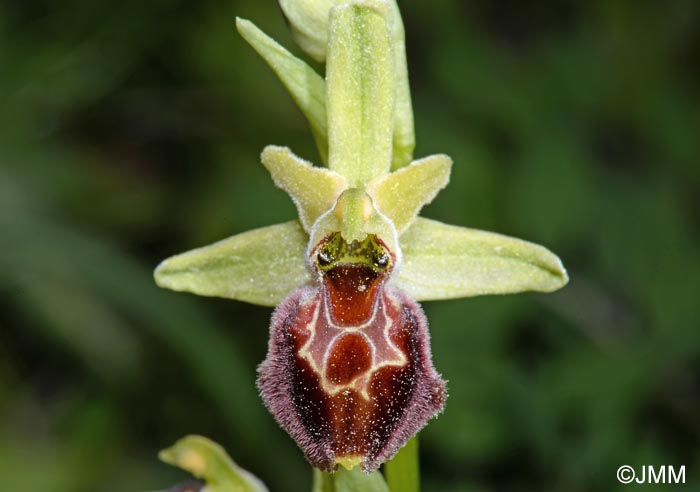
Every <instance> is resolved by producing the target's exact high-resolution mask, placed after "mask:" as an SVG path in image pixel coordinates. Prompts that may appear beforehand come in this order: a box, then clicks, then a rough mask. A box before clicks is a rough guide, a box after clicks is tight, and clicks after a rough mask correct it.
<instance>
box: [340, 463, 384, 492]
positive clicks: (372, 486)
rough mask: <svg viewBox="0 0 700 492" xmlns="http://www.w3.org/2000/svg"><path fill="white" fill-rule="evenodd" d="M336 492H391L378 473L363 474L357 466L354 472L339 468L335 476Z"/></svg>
mask: <svg viewBox="0 0 700 492" xmlns="http://www.w3.org/2000/svg"><path fill="white" fill-rule="evenodd" d="M333 481H334V482H335V492H389V488H388V487H387V486H386V482H385V481H384V477H383V476H382V474H381V473H380V472H378V471H375V472H372V473H369V474H368V473H365V472H363V471H362V470H361V469H360V467H358V466H356V467H355V468H353V469H352V470H347V469H345V468H343V467H342V466H341V467H338V471H336V472H335V473H334V474H333Z"/></svg>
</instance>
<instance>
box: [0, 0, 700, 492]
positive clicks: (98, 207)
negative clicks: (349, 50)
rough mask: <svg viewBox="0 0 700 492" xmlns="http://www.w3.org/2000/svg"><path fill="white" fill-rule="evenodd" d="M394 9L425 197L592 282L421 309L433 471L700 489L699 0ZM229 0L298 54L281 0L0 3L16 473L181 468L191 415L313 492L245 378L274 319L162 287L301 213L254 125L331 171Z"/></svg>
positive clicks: (9, 475)
mask: <svg viewBox="0 0 700 492" xmlns="http://www.w3.org/2000/svg"><path fill="white" fill-rule="evenodd" d="M401 5H402V10H403V14H404V17H405V23H406V27H407V33H408V53H409V67H410V73H411V81H412V87H413V97H414V105H415V111H416V127H417V136H418V148H417V153H416V155H417V156H424V155H427V154H429V153H434V152H445V153H447V154H449V155H451V156H452V157H453V158H454V160H455V166H454V169H453V175H452V181H451V184H450V186H449V187H448V188H447V189H446V190H445V191H444V192H443V193H441V195H440V196H439V197H438V198H437V200H436V201H435V202H434V203H433V204H431V205H430V206H429V207H427V209H426V210H425V211H424V215H426V216H428V217H431V218H436V219H440V220H444V221H446V222H449V223H455V224H461V225H468V226H471V227H477V228H482V229H487V230H493V231H498V232H501V233H505V234H510V235H514V236H518V237H522V238H525V239H529V240H532V241H535V242H538V243H542V244H544V245H546V246H547V247H549V248H550V249H552V250H553V251H555V252H556V253H558V254H559V255H560V256H561V257H562V259H563V261H564V263H565V265H566V266H567V267H568V269H569V272H570V275H571V279H572V280H571V283H570V285H569V286H567V287H566V288H565V289H564V290H562V291H560V292H558V293H555V294H552V295H539V294H521V295H517V296H510V297H484V298H475V299H466V300H457V301H449V302H440V303H437V302H436V303H426V304H425V309H426V311H427V314H428V318H429V319H430V322H431V328H432V338H433V353H434V358H435V364H436V366H437V368H438V369H439V370H440V371H441V372H442V373H443V375H444V377H445V378H446V379H448V380H449V387H450V398H449V400H448V404H447V408H446V411H445V413H444V414H443V415H442V416H441V417H440V418H439V419H437V420H436V421H433V422H432V423H431V424H430V425H429V426H428V428H427V429H426V430H425V431H424V432H423V433H422V434H421V457H422V462H423V470H422V471H423V482H424V490H425V491H428V492H429V491H440V492H443V491H494V492H495V491H499V492H502V491H544V492H547V491H562V492H564V491H565V492H577V491H603V490H606V491H607V490H632V488H634V487H633V486H622V485H620V484H618V483H617V481H616V479H615V471H616V469H617V467H618V466H620V465H623V464H629V465H633V466H641V465H643V464H651V465H686V467H687V471H686V476H687V481H688V484H687V485H686V487H682V486H666V487H668V490H698V489H699V487H700V315H699V314H698V308H699V304H700V161H699V158H698V156H699V155H700V4H698V2H694V1H691V0H688V1H672V2H608V1H605V0H593V1H585V2H584V1H578V2H573V1H565V2H555V1H551V0H549V1H544V2H537V4H534V3H530V2H517V1H506V2H491V1H488V0H481V1H458V0H435V1H430V2H403V3H402V4H401ZM236 15H239V16H242V17H246V18H249V19H252V20H253V21H254V22H256V23H257V24H258V25H259V26H261V27H262V28H263V29H264V30H265V31H267V32H268V33H269V34H271V35H272V36H273V37H275V38H276V39H278V40H280V42H282V43H283V44H285V45H286V46H287V47H290V48H293V43H292V40H291V37H290V35H289V33H288V32H287V30H286V28H285V25H284V21H283V19H282V16H281V14H280V12H279V9H278V7H277V5H276V4H275V2H274V1H273V0H264V1H261V0H246V1H221V0H201V1H199V2H184V1H181V0H152V1H148V2H143V1H140V0H139V1H137V0H124V1H121V2H107V1H102V0H72V1H69V2H52V1H49V0H27V1H23V2H12V1H10V2H3V3H1V4H0V248H1V249H0V251H1V254H0V289H1V290H0V294H1V295H0V483H2V486H3V488H4V489H6V490H24V491H31V492H34V491H36V492H94V491H105V492H110V491H114V492H117V491H146V490H156V489H164V488H168V487H169V486H171V485H172V484H174V483H176V482H179V481H183V480H185V479H186V478H187V475H186V474H185V473H183V472H180V471H178V470H176V469H174V468H170V467H168V466H166V465H164V464H161V463H159V462H158V460H157V459H156V452H157V451H158V450H159V449H161V448H163V447H165V446H167V445H170V444H171V443H172V442H173V441H175V439H177V438H179V437H181V436H183V435H185V434H188V433H202V434H205V435H207V436H209V437H212V438H214V439H215V440H217V441H219V442H220V443H221V444H223V445H224V446H225V447H226V448H227V449H228V450H229V451H230V453H231V454H232V456H233V457H234V458H235V459H236V460H237V461H238V462H239V463H240V464H241V465H242V466H243V467H245V468H247V469H249V470H251V471H253V472H254V473H255V474H257V475H258V476H260V477H261V478H262V479H263V480H264V481H266V482H267V483H268V485H269V486H270V487H271V488H272V490H274V491H304V490H308V484H309V481H310V473H309V470H308V467H307V465H306V464H305V462H304V461H303V459H302V457H301V453H300V452H299V451H298V450H297V449H296V447H295V446H294V445H293V443H292V442H291V440H290V439H289V438H288V437H287V436H286V435H285V434H284V433H283V432H282V431H281V430H280V429H278V427H277V426H276V425H275V423H274V421H273V420H272V417H270V415H269V414H268V413H267V411H266V410H265V409H264V408H263V406H262V404H261V403H260V401H259V399H258V397H257V395H256V391H255V388H254V378H255V367H256V365H257V364H258V363H259V362H260V361H261V360H262V358H263V357H264V354H265V351H266V342H267V326H268V320H269V316H270V310H269V309H265V308H260V307H255V306H249V305H245V304H242V303H238V302H233V301H226V300H219V299H205V298H197V297H194V296H189V295H186V294H178V293H173V292H168V291H161V290H159V289H157V288H156V287H155V285H154V284H153V281H152V278H151V272H152V269H153V268H154V266H155V265H156V264H157V263H158V262H159V261H160V260H161V259H163V258H165V257H166V256H169V255H171V254H174V253H177V252H181V251H184V250H187V249H191V248H193V247H196V246H200V245H204V244H207V243H209V242H212V241H214V240H217V239H221V238H223V237H226V236H229V235H232V234H235V233H238V232H242V231H244V230H247V229H250V228H253V227H258V226H264V225H268V224H272V223H276V222H281V221H286V220H289V219H291V218H292V217H294V216H295V212H294V209H293V207H292V204H291V202H290V200H289V199H288V198H287V197H286V195H285V194H284V193H283V192H281V191H279V190H277V189H275V188H274V186H273V185H272V182H271V180H270V178H269V176H268V175H267V173H266V171H265V170H264V169H263V167H262V166H261V165H260V164H259V159H258V156H259V153H260V151H261V150H262V148H263V146H264V145H266V144H279V145H287V146H290V147H291V148H293V149H294V150H295V151H296V152H297V153H298V154H300V155H301V156H303V157H306V158H308V159H311V160H315V161H317V162H318V159H317V157H316V151H315V149H314V146H313V141H312V138H311V136H310V132H309V131H308V128H307V125H306V122H305V121H304V119H303V117H302V116H301V114H300V112H299V111H298V110H297V109H296V107H295V106H294V105H293V103H292V102H291V99H290V98H289V97H288V95H287V94H286V93H285V91H284V89H283V88H282V86H281V85H280V84H279V83H278V81H277V80H276V79H275V77H274V76H273V75H272V73H271V72H270V71H269V70H268V68H267V67H266V66H265V65H264V63H263V62H262V61H261V60H259V59H258V58H257V56H256V55H255V53H254V52H253V50H252V49H251V48H249V47H248V46H247V45H246V44H245V43H244V42H243V41H242V40H241V39H240V38H239V37H238V36H237V34H236V32H235V29H234V24H233V21H234V17H235V16H236ZM294 51H296V52H297V53H298V50H294ZM282 246H283V245H281V247H282ZM659 490H661V489H659ZM664 490H666V489H664Z"/></svg>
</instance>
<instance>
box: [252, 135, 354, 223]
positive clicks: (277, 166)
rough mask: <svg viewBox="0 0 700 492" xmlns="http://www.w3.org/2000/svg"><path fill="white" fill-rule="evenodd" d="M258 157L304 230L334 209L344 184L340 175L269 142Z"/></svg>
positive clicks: (343, 179)
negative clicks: (294, 207)
mask: <svg viewBox="0 0 700 492" xmlns="http://www.w3.org/2000/svg"><path fill="white" fill-rule="evenodd" d="M260 158H261V160H262V163H263V165H264V166H265V167H266V168H267V170H268V171H270V174H271V175H272V179H273V180H274V182H275V184H276V185H277V186H279V187H280V188H282V189H283V190H284V191H286V192H287V193H288V194H289V196H290V197H291V198H292V200H293V201H294V204H295V205H296V206H297V210H298V211H299V218H300V220H301V223H302V224H303V225H304V229H305V230H306V231H307V232H308V231H310V230H311V227H312V226H313V225H314V222H316V219H318V218H319V217H320V216H321V215H322V214H323V213H325V212H327V211H328V210H330V209H331V208H333V206H334V205H335V202H336V200H337V199H338V196H339V195H340V194H341V193H342V191H343V190H344V189H345V187H346V182H345V178H344V177H343V176H341V175H340V174H338V173H334V172H333V171H329V170H328V169H326V168H322V167H314V166H313V165H312V164H311V163H310V162H307V161H305V160H303V159H300V158H299V157H297V156H296V155H294V154H293V153H292V151H291V150H289V149H288V148H287V147H277V146H274V145H269V146H267V147H265V150H263V153H262V155H261V156H260Z"/></svg>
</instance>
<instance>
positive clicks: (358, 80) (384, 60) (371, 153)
mask: <svg viewBox="0 0 700 492" xmlns="http://www.w3.org/2000/svg"><path fill="white" fill-rule="evenodd" d="M329 37H330V40H329V45H328V67H327V70H326V80H327V87H326V88H327V91H328V92H327V94H328V96H327V99H326V105H327V110H328V143H329V146H328V151H329V157H328V162H329V167H330V168H331V169H332V170H334V171H337V172H338V173H340V174H342V175H343V176H345V177H346V178H347V180H348V184H349V186H351V187H364V186H365V185H366V184H367V183H369V182H370V181H371V180H372V179H373V178H375V177H377V176H381V175H382V174H385V173H387V172H388V171H389V169H390V167H391V155H392V133H393V110H394V60H393V52H392V46H391V38H390V36H389V30H388V28H387V21H386V19H385V17H384V16H383V15H382V14H381V13H380V12H379V11H378V10H375V9H373V8H370V7H367V6H364V5H356V4H352V3H349V4H344V5H340V6H338V7H335V8H333V9H332V10H331V17H330V25H329Z"/></svg>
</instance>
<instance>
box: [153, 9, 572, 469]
mask: <svg viewBox="0 0 700 492" xmlns="http://www.w3.org/2000/svg"><path fill="white" fill-rule="evenodd" d="M309 6H311V7H313V8H312V9H311V10H309ZM282 7H283V9H284V11H285V13H286V15H287V16H288V17H289V19H290V22H291V24H292V26H293V28H294V29H295V33H296V35H297V38H299V37H300V36H301V37H302V38H303V39H304V41H303V42H302V43H301V44H302V47H303V48H305V49H307V50H309V52H310V53H311V55H312V56H315V57H316V58H317V59H319V60H324V59H325V61H326V74H325V79H324V78H322V77H321V76H320V75H318V74H317V73H316V72H315V71H314V70H313V69H312V68H310V67H309V66H308V65H307V64H306V63H304V62H303V61H302V60H300V59H298V58H296V57H294V56H293V55H291V54H290V53H289V52H287V51H286V50H285V49H284V48H282V47H281V46H280V45H278V44H277V43H276V42H275V41H273V40H272V39H270V38H269V37H267V36H266V35H265V34H264V33H262V31H260V30H259V29H258V28H256V27H255V26H254V25H253V24H252V23H250V22H249V21H245V20H241V19H239V20H238V21H237V26H238V29H239V32H240V33H241V34H242V35H243V37H244V38H245V39H246V40H247V41H248V42H249V43H250V44H251V45H252V46H253V47H254V48H255V49H256V50H257V51H258V53H260V55H261V56H262V57H263V58H264V59H265V60H266V61H267V62H268V63H269V64H270V66H271V67H272V68H273V70H274V71H275V72H276V73H277V75H278V76H279V77H280V79H281V80H282V82H283V83H284V84H285V86H286V87H287V89H288V90H289V91H290V93H291V94H292V96H293V98H294V99H295V101H296V102H297V104H298V105H299V106H300V108H301V109H302V111H303V112H304V114H305V115H306V116H307V118H308V120H309V122H310V125H311V129H312V132H313V134H314V137H315V140H316V143H317V145H318V148H319V153H320V155H321V159H322V161H323V162H324V163H327V167H317V166H313V165H312V164H311V163H309V162H306V161H304V160H302V159H300V158H299V157H297V156H295V155H294V154H293V153H292V152H291V151H290V150H289V149H287V148H285V147H276V146H269V147H267V148H266V149H265V150H264V151H263V153H262V156H261V160H262V163H263V165H265V167H266V168H267V169H268V170H269V171H270V173H271V175H272V178H273V180H274V181H275V183H276V184H277V185H278V186H279V187H280V188H282V189H284V190H285V191H286V192H287V193H288V194H289V195H290V197H291V198H292V200H293V201H294V203H295V205H296V207H297V210H298V213H299V220H298V221H292V222H287V223H284V224H278V225H274V226H270V227H265V228H262V229H257V230H253V231H249V232H247V233H243V234H240V235H237V236H234V237H232V238H229V239H226V240H224V241H221V242H218V243H215V244H213V245H210V246H206V247H204V248H201V249H197V250H194V251H190V252H187V253H184V254H181V255H178V256H175V257H172V258H169V259H168V260H165V261H164V262H163V263H162V264H161V265H160V266H159V267H158V269H157V270H156V280H157V282H158V284H159V285H161V286H164V287H168V288H171V289H174V290H185V291H190V292H194V293H197V294H201V295H210V296H220V297H227V298H232V299H238V300H242V301H247V302H252V303H255V304H261V305H266V306H278V307H277V309H276V310H275V313H274V314H273V317H272V323H271V328H270V343H269V349H268V355H267V358H266V359H265V361H264V362H263V363H262V364H261V366H260V368H259V378H258V385H259V388H260V391H261V395H262V398H263V401H264V402H265V404H266V406H267V407H268V409H269V410H270V411H271V412H272V414H273V415H274V416H275V418H276V419H277V421H278V422H279V423H280V425H282V427H283V428H285V430H287V432H288V433H289V434H290V435H291V436H292V437H293V438H294V439H295V440H296V442H297V443H298V444H299V446H300V447H301V448H302V449H303V450H304V452H305V454H306V456H307V458H308V459H309V461H310V462H311V463H312V464H313V465H315V466H317V467H318V468H320V469H322V470H326V471H332V470H334V469H335V468H336V467H337V465H338V464H342V465H344V466H346V467H348V468H352V467H354V466H356V465H361V466H362V468H363V469H364V470H365V471H372V470H375V469H376V468H378V467H379V465H381V464H382V463H383V462H385V461H386V460H388V459H390V458H391V457H392V456H393V455H394V454H395V453H396V452H397V451H398V449H400V447H401V446H403V445H404V444H405V443H406V442H407V441H408V439H410V438H411V437H412V436H413V435H415V433H417V432H418V431H419V430H420V429H421V428H422V427H423V426H424V425H425V424H426V422H427V421H428V420H429V419H430V418H431V417H433V416H435V415H436V414H437V413H439V412H440V411H441V410H442V407H443V405H444V401H445V397H446V392H445V383H444V381H443V380H442V379H441V377H440V376H439V374H438V373H437V372H436V371H435V369H434V368H433V364H432V360H431V354H430V344H429V336H428V329H427V321H426V319H425V316H424V314H423V312H422V310H421V308H420V307H419V306H418V304H417V302H416V301H420V300H431V299H447V298H455V297H465V296H473V295H480V294H495V293H498V294H504V293H512V292H520V291H524V290H537V291H544V292H548V291H552V290H556V289H558V288H560V287H561V286H563V285H564V284H565V283H566V282H567V276H566V272H565V270H564V268H563V267H562V265H561V262H560V261H559V259H558V258H557V257H556V256H555V255H553V254H552V253H551V252H549V251H548V250H547V249H545V248H543V247H541V246H538V245H535V244H532V243H528V242H525V241H521V240H518V239H514V238H509V237H506V236H502V235H499V234H494V233H489V232H484V231H477V230H472V229H466V228H462V227H456V226H450V225H446V224H443V223H440V222H436V221H432V220H428V219H424V218H420V217H418V213H419V212H420V210H421V208H422V207H423V206H424V205H425V204H427V203H429V202H430V201H431V200H432V199H433V198H434V197H435V195H436V194H437V193H438V192H439V191H440V189H442V188H443V187H444V186H445V185H446V184H447V182H448V179H449V172H450V167H451V165H452V161H451V160H450V158H449V157H447V156H445V155H434V156H429V157H426V158H423V159H420V160H417V161H412V154H413V147H414V136H413V115H412V110H411V104H410V93H409V92H408V78H407V73H406V69H405V66H406V62H405V48H404V40H403V27H402V25H401V19H400V16H399V13H398V8H397V7H396V4H395V3H394V2H380V1H372V2H367V1H362V2H359V1H356V2H347V3H346V2H333V1H330V2H329V1H327V0H326V1H324V2H320V1H314V0H307V1H296V2H295V1H293V0H290V1H284V2H282ZM309 12H311V14H313V15H311V14H309ZM324 16H325V17H324ZM309 19H312V20H313V22H311V21H310V20H309ZM319 19H321V21H319ZM324 19H325V23H324V22H322V21H323V20H324ZM305 22H306V23H307V24H308V25H306V24H304V23H305ZM318 25H320V26H321V27H318ZM309 26H312V28H313V29H311V30H309V29H306V30H305V28H307V27H309ZM314 26H315V27H314ZM314 29H316V31H314ZM318 29H321V30H322V31H323V32H322V34H323V35H322V36H315V37H314V36H311V35H310V34H309V33H311V34H314V33H317V34H318V32H317V31H318ZM304 33H306V34H304ZM304 36H306V37H304Z"/></svg>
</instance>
